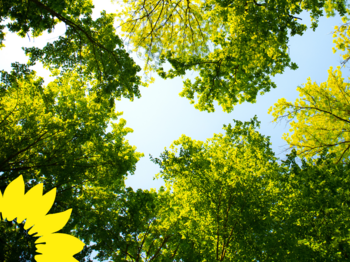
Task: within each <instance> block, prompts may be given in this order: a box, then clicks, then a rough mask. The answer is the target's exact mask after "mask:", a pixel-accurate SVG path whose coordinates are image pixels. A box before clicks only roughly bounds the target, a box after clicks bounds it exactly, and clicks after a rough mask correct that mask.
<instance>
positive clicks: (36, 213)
mask: <svg viewBox="0 0 350 262" xmlns="http://www.w3.org/2000/svg"><path fill="white" fill-rule="evenodd" d="M38 185H40V184H38ZM38 185H36V186H35V187H33V188H32V189H31V190H29V191H28V193H27V194H26V195H28V194H29V192H31V191H32V190H33V189H35V190H34V191H33V192H32V193H31V195H30V196H29V197H28V201H33V200H34V199H35V198H34V197H35V196H36V194H38V193H39V190H40V188H37V189H36V187H37V186H38ZM41 194H42V190H41ZM34 195H35V196H34ZM55 198H56V188H54V189H52V190H50V192H48V193H46V194H45V195H43V196H42V197H41V198H36V199H35V201H34V202H32V203H35V202H37V203H36V205H31V206H30V208H29V209H28V211H27V212H28V213H27V220H26V223H25V225H24V229H25V230H28V229H29V228H30V227H31V226H33V225H34V224H37V223H38V221H39V220H42V219H43V217H44V216H45V215H46V214H47V213H48V212H49V211H50V209H51V207H52V205H53V203H54V201H55ZM28 203H29V202H28ZM34 232H35V231H34Z"/></svg>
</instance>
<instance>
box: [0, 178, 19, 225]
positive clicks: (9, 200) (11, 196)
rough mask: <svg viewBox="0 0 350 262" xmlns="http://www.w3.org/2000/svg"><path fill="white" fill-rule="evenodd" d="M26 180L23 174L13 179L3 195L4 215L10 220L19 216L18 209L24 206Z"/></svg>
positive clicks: (2, 208)
mask: <svg viewBox="0 0 350 262" xmlns="http://www.w3.org/2000/svg"><path fill="white" fill-rule="evenodd" d="M24 190H25V187H24V181H23V176H22V175H20V176H19V177H17V178H16V179H15V180H13V181H12V182H11V183H10V184H9V185H8V186H7V187H6V189H5V192H4V196H3V197H2V207H1V210H0V211H1V212H2V217H3V219H5V218H6V219H7V220H8V221H12V220H14V219H15V218H16V217H17V211H18V210H19V209H21V207H22V206H23V198H24Z"/></svg>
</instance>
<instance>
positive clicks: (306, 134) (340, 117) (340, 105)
mask: <svg viewBox="0 0 350 262" xmlns="http://www.w3.org/2000/svg"><path fill="white" fill-rule="evenodd" d="M328 74H329V75H328V80H327V82H323V83H321V84H320V85H318V84H316V83H315V82H314V83H312V82H311V79H310V78H309V79H308V81H307V83H306V84H305V85H304V86H303V87H298V89H297V90H298V91H299V93H300V94H299V96H300V97H301V99H297V100H296V101H295V103H294V104H293V103H291V102H287V101H286V99H285V98H281V99H279V100H278V102H277V103H276V104H275V105H274V107H271V108H270V109H269V113H271V112H272V116H273V117H274V121H277V120H279V119H283V118H288V119H293V121H291V123H290V125H291V129H290V131H291V132H293V133H292V134H291V135H290V134H289V133H286V134H284V135H283V139H284V140H286V141H287V143H288V144H289V145H290V147H296V148H297V152H298V154H300V155H302V156H306V157H307V158H311V157H314V156H318V155H320V154H321V153H322V152H323V150H324V149H329V152H333V153H335V158H334V161H337V162H339V161H341V160H344V161H347V159H348V157H349V155H350V152H349V149H350V137H349V127H350V126H349V124H350V121H349V117H348V116H349V112H350V104H349V101H350V97H349V84H348V83H346V82H344V78H342V73H341V71H340V67H338V68H337V69H336V70H334V71H333V70H332V67H331V68H330V69H329V70H328ZM295 118H296V120H294V119H295Z"/></svg>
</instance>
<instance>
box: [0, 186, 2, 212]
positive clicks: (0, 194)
mask: <svg viewBox="0 0 350 262" xmlns="http://www.w3.org/2000/svg"><path fill="white" fill-rule="evenodd" d="M1 205H2V193H1V190H0V213H1V210H2V207H1Z"/></svg>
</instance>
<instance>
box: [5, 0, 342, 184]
mask: <svg viewBox="0 0 350 262" xmlns="http://www.w3.org/2000/svg"><path fill="white" fill-rule="evenodd" d="M94 2H95V7H96V8H95V13H94V15H98V14H99V11H101V10H103V9H105V10H107V12H114V11H115V10H116V9H117V8H119V7H118V6H117V5H116V4H112V3H110V2H109V1H101V0H100V1H94ZM300 17H301V18H302V19H303V20H302V23H304V24H306V25H307V26H309V25H310V18H309V15H308V13H306V12H304V13H302V14H301V16H300ZM341 24H342V22H341V19H340V17H339V16H336V17H334V18H326V17H322V18H321V19H320V22H319V27H318V28H317V30H316V31H315V32H313V31H312V30H311V29H308V30H307V31H306V32H305V33H304V35H303V36H294V37H293V38H291V39H290V43H289V47H290V56H291V59H292V61H293V62H295V63H297V65H298V66H299V68H298V69H297V70H295V71H292V70H289V69H287V70H286V71H285V72H284V73H283V74H281V75H277V76H276V77H273V78H272V79H273V81H274V82H275V83H276V84H277V88H276V89H274V90H271V91H270V92H269V93H266V94H265V95H263V96H259V97H258V98H257V103H255V104H250V103H243V104H241V105H237V106H236V107H235V109H234V111H233V112H232V113H224V112H223V111H222V109H221V107H219V106H217V105H216V107H215V109H216V111H215V112H214V113H207V112H200V111H198V110H196V109H195V108H194V107H193V105H191V104H190V103H189V100H187V99H186V98H181V97H180V96H179V95H178V94H179V93H180V92H181V90H182V86H183V85H182V81H183V80H185V79H186V78H190V79H193V78H195V77H196V76H197V73H195V72H189V73H187V75H186V77H184V79H181V78H175V79H169V80H163V79H161V78H160V77H158V76H157V75H155V74H153V75H152V76H153V77H155V83H154V84H151V85H150V86H149V87H148V88H144V87H141V88H140V89H141V95H142V97H141V98H140V99H135V101H133V102H130V101H129V100H127V99H122V100H121V101H117V103H116V107H117V111H123V112H124V114H123V116H122V118H124V119H125V120H126V121H127V126H128V127H130V128H132V129H133V130H134V132H133V133H132V134H128V135H127V137H126V138H127V139H128V140H129V143H130V144H131V145H134V146H136V147H137V151H139V152H143V153H144V154H145V157H143V158H142V159H141V160H140V161H139V162H138V163H137V170H136V173H135V175H133V176H130V177H129V178H128V179H127V180H126V185H127V186H131V187H133V188H134V190H136V189H137V188H142V189H150V188H159V187H160V186H161V185H163V181H161V180H153V177H154V176H155V174H157V173H158V172H159V168H158V166H156V165H155V164H153V163H152V162H151V161H150V160H149V156H148V155H149V154H152V156H153V157H159V155H160V153H162V152H163V150H164V147H169V146H170V144H171V143H172V142H173V141H174V140H177V139H178V138H179V137H180V136H181V135H182V134H185V135H187V136H189V137H191V138H192V139H196V140H203V141H204V140H206V139H207V138H211V137H212V136H213V134H214V133H221V132H222V131H223V130H222V127H223V125H224V124H229V123H233V121H232V119H237V120H241V121H249V120H250V119H251V118H252V117H254V115H257V116H258V120H259V121H261V128H260V130H259V131H260V132H261V133H262V134H263V135H266V136H270V137H271V142H272V148H273V150H274V151H275V153H276V155H277V157H280V158H282V159H283V158H284V155H285V153H283V150H284V149H285V148H286V147H287V144H286V143H285V141H284V140H282V138H281V137H282V134H283V133H285V132H288V129H289V125H286V124H285V123H281V124H276V123H271V121H272V117H271V116H270V115H268V114H267V111H268V109H269V107H270V106H272V105H273V104H274V103H276V102H277V100H278V99H279V98H283V97H284V98H286V99H287V101H294V100H295V99H296V98H297V97H298V92H297V91H296V88H297V87H298V86H300V85H302V84H303V83H305V82H306V80H307V78H308V77H311V80H312V81H316V82H317V83H318V84H319V83H321V82H324V81H326V80H327V77H328V72H327V70H328V69H329V67H330V66H333V67H336V66H339V65H340V62H341V61H342V59H341V57H340V53H336V54H333V52H332V47H333V46H334V44H333V43H332V41H333V38H332V31H333V29H334V26H335V25H341ZM64 30H65V26H64V25H60V26H58V27H57V28H56V29H55V31H54V33H52V34H50V35H48V34H44V35H43V36H41V37H39V38H37V39H34V40H33V39H31V40H29V39H28V38H20V37H18V36H17V35H15V34H10V33H8V34H7V36H6V41H5V45H6V47H5V48H3V49H2V50H0V57H1V60H0V61H1V62H0V69H5V70H10V65H11V63H12V62H15V61H18V62H21V63H26V62H27V60H28V59H27V58H26V57H25V55H24V52H23V51H22V50H21V47H22V46H39V47H42V46H44V45H45V44H46V42H47V41H54V40H55V39H56V38H57V37H58V36H59V35H61V34H63V33H64ZM132 57H133V58H134V60H135V61H136V63H137V64H139V65H140V66H141V67H143V62H142V61H140V60H139V59H137V57H136V56H135V55H132ZM35 70H36V71H37V74H38V75H40V76H44V77H45V79H46V80H49V78H48V75H49V73H48V72H46V71H44V70H43V69H42V68H40V66H36V68H35ZM342 71H343V77H347V76H348V75H349V73H348V68H344V69H343V70H342ZM141 75H142V74H141Z"/></svg>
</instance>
